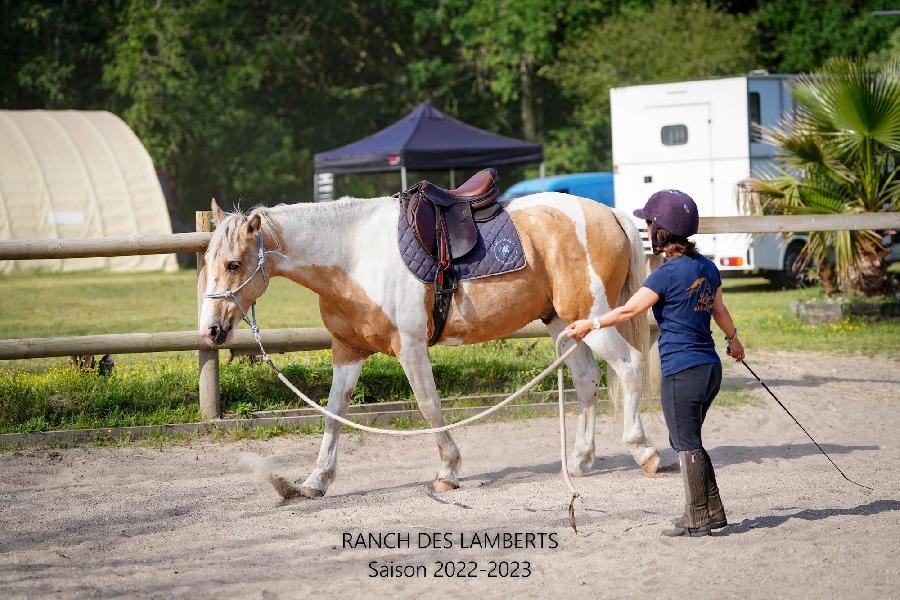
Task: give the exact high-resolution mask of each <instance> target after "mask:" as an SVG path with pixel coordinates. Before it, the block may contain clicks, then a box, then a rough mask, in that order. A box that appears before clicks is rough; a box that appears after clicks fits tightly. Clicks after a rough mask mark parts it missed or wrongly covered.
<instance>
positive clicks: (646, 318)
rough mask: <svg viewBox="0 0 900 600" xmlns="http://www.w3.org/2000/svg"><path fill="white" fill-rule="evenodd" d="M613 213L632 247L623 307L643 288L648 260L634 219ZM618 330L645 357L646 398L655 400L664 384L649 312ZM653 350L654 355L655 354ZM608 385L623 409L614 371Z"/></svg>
mask: <svg viewBox="0 0 900 600" xmlns="http://www.w3.org/2000/svg"><path fill="white" fill-rule="evenodd" d="M613 213H614V214H615V216H616V220H617V221H618V222H619V225H620V226H621V227H622V231H624V232H625V237H627V238H628V245H629V246H630V252H629V257H628V275H627V277H626V278H625V285H624V286H623V287H622V291H621V293H620V294H619V303H618V304H619V306H621V305H623V304H625V302H627V301H628V299H629V298H631V296H633V295H634V293H635V292H637V291H638V290H639V289H640V288H641V286H642V285H643V284H644V281H645V280H646V279H647V257H646V256H645V255H644V244H643V242H642V241H641V234H640V232H639V231H638V228H637V226H635V224H634V221H632V220H631V217H629V216H628V215H626V214H625V213H623V212H621V211H619V210H617V209H613ZM616 329H617V330H618V331H619V333H620V334H621V335H622V337H624V338H625V341H627V342H628V343H629V344H631V345H632V346H633V347H634V349H635V350H637V351H638V352H640V353H641V357H642V358H643V360H641V380H642V381H643V396H644V397H655V396H656V395H657V394H658V391H659V384H660V371H659V354H658V353H657V352H656V351H655V349H652V348H651V345H652V344H651V339H650V314H649V311H646V312H644V313H642V314H640V315H638V316H636V317H634V318H633V319H630V320H628V321H625V322H624V323H620V324H619V325H617V326H616ZM651 350H653V351H652V352H651ZM606 381H607V384H608V387H609V397H610V399H611V400H612V401H613V402H615V403H616V405H621V403H622V399H623V393H622V390H621V388H620V386H619V381H618V379H617V377H616V375H615V373H614V372H613V371H612V369H608V370H607V373H606Z"/></svg>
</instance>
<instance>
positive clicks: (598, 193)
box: [500, 173, 615, 206]
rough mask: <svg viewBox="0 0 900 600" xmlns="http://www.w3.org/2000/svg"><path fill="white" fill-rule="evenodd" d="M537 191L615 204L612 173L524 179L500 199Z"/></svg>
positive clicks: (608, 204) (610, 204)
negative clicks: (559, 193)
mask: <svg viewBox="0 0 900 600" xmlns="http://www.w3.org/2000/svg"><path fill="white" fill-rule="evenodd" d="M538 192H562V193H564V194H572V195H573V196H581V197H582V198H589V199H590V200H594V201H595V202H599V203H601V204H605V205H607V206H615V201H614V199H613V174H612V173H572V174H570V175H554V176H552V177H544V179H543V181H542V180H540V179H526V180H525V181H520V182H519V183H517V184H515V185H514V186H512V187H510V188H509V189H507V190H506V191H505V192H504V193H503V195H502V196H500V200H501V201H504V200H512V199H513V198H518V197H519V196H527V195H528V194H537V193H538Z"/></svg>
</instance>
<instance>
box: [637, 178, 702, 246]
mask: <svg viewBox="0 0 900 600" xmlns="http://www.w3.org/2000/svg"><path fill="white" fill-rule="evenodd" d="M634 216H636V217H637V218H638V219H643V220H645V221H650V222H651V223H653V224H654V225H657V226H659V227H662V228H663V229H665V230H666V231H669V232H671V233H673V234H675V235H677V236H679V237H683V238H688V237H690V236H692V235H694V234H695V233H697V227H698V225H699V224H700V215H699V214H698V212H697V204H696V203H695V202H694V199H693V198H691V197H690V196H688V195H687V194H685V193H684V192H682V191H679V190H662V191H659V192H656V193H655V194H653V195H652V196H650V198H649V199H648V200H647V203H646V204H645V205H644V208H639V209H637V210H636V211H634Z"/></svg>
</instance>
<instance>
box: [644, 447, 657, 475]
mask: <svg viewBox="0 0 900 600" xmlns="http://www.w3.org/2000/svg"><path fill="white" fill-rule="evenodd" d="M659 463H660V459H659V452H654V453H653V454H652V455H651V456H650V458H648V459H647V460H645V461H644V463H643V464H642V465H641V470H642V471H643V472H644V475H646V476H647V477H653V476H654V475H656V471H657V470H659Z"/></svg>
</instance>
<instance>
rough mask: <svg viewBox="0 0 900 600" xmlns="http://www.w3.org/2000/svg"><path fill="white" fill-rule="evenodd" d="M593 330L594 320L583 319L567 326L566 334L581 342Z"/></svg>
mask: <svg viewBox="0 0 900 600" xmlns="http://www.w3.org/2000/svg"><path fill="white" fill-rule="evenodd" d="M593 328H594V320H593V319H581V320H579V321H572V322H571V323H569V324H568V325H567V326H566V329H565V334H566V335H567V336H569V337H570V338H575V339H576V340H578V341H579V342H580V341H581V340H583V339H584V336H586V335H587V334H589V333H590V332H591V330H592V329H593Z"/></svg>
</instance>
